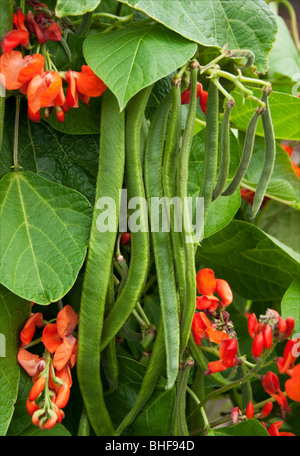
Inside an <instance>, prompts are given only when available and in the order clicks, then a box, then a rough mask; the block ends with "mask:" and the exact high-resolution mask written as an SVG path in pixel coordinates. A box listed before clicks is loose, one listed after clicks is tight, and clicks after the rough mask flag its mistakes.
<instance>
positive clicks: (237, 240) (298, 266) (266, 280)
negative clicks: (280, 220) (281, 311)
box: [196, 220, 300, 301]
mask: <svg viewBox="0 0 300 456" xmlns="http://www.w3.org/2000/svg"><path fill="white" fill-rule="evenodd" d="M196 258H197V264H198V268H200V267H208V268H211V269H213V270H214V271H215V274H216V276H217V277H220V278H222V279H225V280H227V281H228V282H229V284H230V286H231V287H232V288H233V290H234V291H236V293H238V294H239V295H240V296H241V297H244V298H246V299H251V300H254V301H255V300H257V301H270V300H272V299H281V298H282V296H283V295H284V293H285V291H286V290H287V288H288V287H289V286H290V283H291V282H292V281H293V280H294V278H295V275H296V274H299V272H300V255H298V254H297V253H295V252H294V251H292V250H291V249H289V248H288V247H287V246H285V245H284V244H282V243H280V242H279V241H278V240H276V239H275V238H273V237H271V236H269V235H267V234H266V233H264V232H263V231H262V230H260V229H259V228H257V227H256V226H254V225H252V224H250V223H247V222H242V221H239V220H233V221H232V222H231V223H230V224H229V225H228V226H226V227H225V228H224V229H223V230H222V231H219V232H218V233H217V234H214V235H213V236H210V237H209V238H208V239H204V241H203V242H202V243H201V247H199V248H198V250H197V257H196Z"/></svg>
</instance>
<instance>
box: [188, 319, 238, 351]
mask: <svg viewBox="0 0 300 456" xmlns="http://www.w3.org/2000/svg"><path fill="white" fill-rule="evenodd" d="M192 331H193V334H194V337H195V341H196V342H197V344H198V345H201V340H202V339H209V340H210V342H214V343H216V344H220V343H221V342H222V341H223V340H225V339H230V336H229V335H228V334H227V333H225V332H223V331H218V330H216V329H215V327H214V326H213V325H212V324H211V322H210V321H209V319H208V318H207V316H206V315H205V313H204V312H197V313H195V315H194V318H193V322H192Z"/></svg>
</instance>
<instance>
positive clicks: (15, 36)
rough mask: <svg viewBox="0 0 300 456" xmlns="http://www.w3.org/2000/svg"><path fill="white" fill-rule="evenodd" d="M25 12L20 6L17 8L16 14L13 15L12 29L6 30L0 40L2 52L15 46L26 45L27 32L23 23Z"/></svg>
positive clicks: (27, 39)
mask: <svg viewBox="0 0 300 456" xmlns="http://www.w3.org/2000/svg"><path fill="white" fill-rule="evenodd" d="M24 20H25V14H24V13H23V12H22V10H21V8H17V14H14V15H13V25H14V27H15V28H14V30H11V31H9V32H7V33H6V34H5V35H4V36H3V38H2V41H1V47H2V51H3V52H9V51H11V50H12V49H14V48H15V47H17V46H19V45H20V46H22V47H26V46H27V45H28V44H29V32H28V30H27V28H26V27H25V25H24Z"/></svg>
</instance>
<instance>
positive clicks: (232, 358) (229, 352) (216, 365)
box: [205, 338, 238, 375]
mask: <svg viewBox="0 0 300 456" xmlns="http://www.w3.org/2000/svg"><path fill="white" fill-rule="evenodd" d="M237 347H238V344H237V340H236V339H230V338H229V339H225V340H222V342H221V344H220V348H219V356H220V359H219V360H218V361H211V362H210V363H208V370H207V371H206V372H205V374H206V375H209V374H214V373H216V372H222V371H224V370H225V369H228V368H229V367H233V366H235V365H236V364H237V362H238V358H237V357H236V354H237Z"/></svg>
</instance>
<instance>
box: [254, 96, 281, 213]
mask: <svg viewBox="0 0 300 456" xmlns="http://www.w3.org/2000/svg"><path fill="white" fill-rule="evenodd" d="M269 93H270V91H269V89H265V90H263V95H262V101H263V102H264V103H265V104H266V110H265V111H264V112H263V113H262V116H261V117H262V124H263V129H264V134H265V147H266V152H265V160H264V165H263V169H262V173H261V176H260V178H259V181H258V184H257V187H256V191H255V195H254V200H253V205H252V214H251V218H252V219H253V218H255V217H256V215H257V212H258V211H259V208H260V206H261V204H262V202H263V199H264V196H265V193H266V190H267V187H268V185H269V182H270V179H271V176H272V173H273V169H274V164H275V158H276V142H275V134H274V128H273V123H272V118H271V112H270V107H269Z"/></svg>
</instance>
